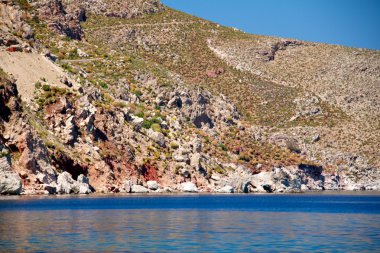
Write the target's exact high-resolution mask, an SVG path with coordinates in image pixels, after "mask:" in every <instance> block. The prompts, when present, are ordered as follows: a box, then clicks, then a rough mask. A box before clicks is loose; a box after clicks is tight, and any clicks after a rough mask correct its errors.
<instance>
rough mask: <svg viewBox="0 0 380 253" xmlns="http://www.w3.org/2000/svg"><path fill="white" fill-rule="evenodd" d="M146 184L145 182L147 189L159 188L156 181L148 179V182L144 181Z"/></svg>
mask: <svg viewBox="0 0 380 253" xmlns="http://www.w3.org/2000/svg"><path fill="white" fill-rule="evenodd" d="M146 184H147V186H148V189H149V190H153V191H155V190H157V189H158V188H159V185H158V183H157V181H148V182H146Z"/></svg>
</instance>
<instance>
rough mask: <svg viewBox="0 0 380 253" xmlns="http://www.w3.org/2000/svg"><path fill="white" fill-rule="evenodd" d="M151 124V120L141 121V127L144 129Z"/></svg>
mask: <svg viewBox="0 0 380 253" xmlns="http://www.w3.org/2000/svg"><path fill="white" fill-rule="evenodd" d="M152 124H153V123H152V121H150V120H147V119H144V121H143V123H142V127H143V128H145V129H149V128H150V127H151V126H152Z"/></svg>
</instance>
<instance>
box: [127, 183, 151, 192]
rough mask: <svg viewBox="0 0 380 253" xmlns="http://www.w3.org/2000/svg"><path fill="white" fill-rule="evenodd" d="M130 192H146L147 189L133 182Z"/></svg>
mask: <svg viewBox="0 0 380 253" xmlns="http://www.w3.org/2000/svg"><path fill="white" fill-rule="evenodd" d="M131 192H132V193H148V192H149V189H147V188H145V187H144V186H142V185H137V184H135V185H132V188H131Z"/></svg>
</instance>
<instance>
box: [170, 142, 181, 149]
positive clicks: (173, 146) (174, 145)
mask: <svg viewBox="0 0 380 253" xmlns="http://www.w3.org/2000/svg"><path fill="white" fill-rule="evenodd" d="M170 148H172V149H178V148H179V145H178V144H177V143H175V142H170Z"/></svg>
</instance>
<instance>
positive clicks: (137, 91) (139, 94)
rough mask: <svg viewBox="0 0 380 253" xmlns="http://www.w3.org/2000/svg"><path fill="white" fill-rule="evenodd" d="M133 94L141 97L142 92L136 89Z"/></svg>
mask: <svg viewBox="0 0 380 253" xmlns="http://www.w3.org/2000/svg"><path fill="white" fill-rule="evenodd" d="M133 94H135V95H136V96H137V97H141V96H142V94H143V93H142V91H141V90H139V89H136V90H135V91H134V92H133Z"/></svg>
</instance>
